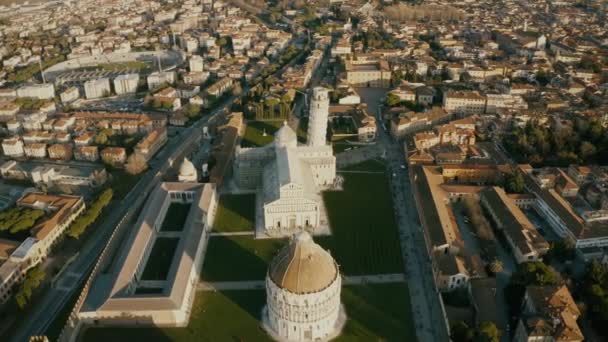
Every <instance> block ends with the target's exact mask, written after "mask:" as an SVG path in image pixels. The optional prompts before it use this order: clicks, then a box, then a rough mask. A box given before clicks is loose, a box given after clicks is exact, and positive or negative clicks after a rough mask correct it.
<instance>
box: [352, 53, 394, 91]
mask: <svg viewBox="0 0 608 342" xmlns="http://www.w3.org/2000/svg"><path fill="white" fill-rule="evenodd" d="M345 76H346V77H345V79H346V83H348V84H349V85H351V86H355V87H376V88H388V87H390V85H391V71H390V69H389V66H388V62H387V61H384V60H380V61H367V60H366V61H362V62H359V61H354V60H348V61H346V63H345Z"/></svg>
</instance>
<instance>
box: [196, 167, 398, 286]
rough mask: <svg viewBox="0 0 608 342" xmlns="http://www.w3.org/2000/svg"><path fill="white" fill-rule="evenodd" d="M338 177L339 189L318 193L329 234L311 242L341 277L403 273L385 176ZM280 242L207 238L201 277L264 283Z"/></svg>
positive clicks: (347, 174) (345, 175) (251, 237)
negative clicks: (327, 256) (334, 264)
mask: <svg viewBox="0 0 608 342" xmlns="http://www.w3.org/2000/svg"><path fill="white" fill-rule="evenodd" d="M352 169H356V170H360V171H361V170H372V171H380V170H383V169H384V166H383V164H382V163H380V162H376V161H368V162H365V163H363V164H359V165H355V166H354V167H352ZM342 176H343V177H344V178H345V183H344V191H332V192H325V193H324V194H323V195H324V196H323V197H324V200H325V205H326V207H327V211H328V215H329V220H330V225H331V229H332V235H331V236H318V237H315V241H317V242H318V243H319V244H320V245H321V246H323V247H324V248H326V249H328V250H330V252H331V254H332V256H333V257H334V258H336V260H337V262H338V264H339V265H340V268H341V269H340V270H341V272H342V273H344V274H346V275H364V274H383V273H401V272H403V259H402V256H401V247H400V245H399V236H398V233H397V226H396V224H395V219H394V214H393V209H392V199H391V196H390V192H389V189H388V183H387V180H386V175H385V174H384V173H373V174H361V173H345V174H343V175H342ZM218 221H219V220H218ZM216 222H217V221H216ZM285 243H287V239H271V240H254V239H253V236H214V237H211V239H210V240H209V246H208V248H207V254H206V257H205V262H204V265H203V272H202V277H203V279H205V280H207V281H236V280H261V279H264V276H265V274H266V271H267V266H268V262H269V261H270V260H271V259H272V257H273V256H274V255H276V253H277V252H278V250H279V249H280V247H282V246H283V245H284V244H285Z"/></svg>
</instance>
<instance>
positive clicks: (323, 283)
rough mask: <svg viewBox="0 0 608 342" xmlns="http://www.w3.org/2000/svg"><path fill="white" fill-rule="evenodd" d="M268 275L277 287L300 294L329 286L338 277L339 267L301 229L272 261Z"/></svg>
mask: <svg viewBox="0 0 608 342" xmlns="http://www.w3.org/2000/svg"><path fill="white" fill-rule="evenodd" d="M268 274H269V276H270V279H271V280H272V281H273V282H274V283H275V284H276V285H277V286H278V287H280V288H282V289H284V290H287V291H289V292H291V293H297V294H303V293H311V292H318V291H321V290H323V289H325V288H327V287H328V286H329V285H331V284H332V283H333V282H334V281H335V280H336V277H337V276H338V267H337V266H336V262H335V261H334V259H333V258H332V257H331V255H329V253H327V252H326V251H325V250H324V249H323V248H321V246H319V245H317V244H316V243H315V242H314V241H313V240H312V237H311V236H310V234H308V233H306V232H302V233H300V234H299V235H297V236H296V237H295V238H294V241H293V242H292V243H290V244H289V245H288V246H287V247H285V248H283V249H282V250H281V251H280V252H279V254H277V256H276V257H275V258H274V259H273V260H272V263H271V264H270V270H269V271H268Z"/></svg>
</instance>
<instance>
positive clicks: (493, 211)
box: [480, 186, 549, 263]
mask: <svg viewBox="0 0 608 342" xmlns="http://www.w3.org/2000/svg"><path fill="white" fill-rule="evenodd" d="M480 199H481V204H482V206H483V207H484V208H485V209H486V210H487V212H488V213H489V214H490V216H491V217H492V220H493V221H494V223H495V224H496V226H497V228H498V229H499V230H500V231H502V233H503V234H504V236H505V238H506V240H507V242H508V243H509V246H510V247H511V251H512V252H513V256H514V257H515V260H516V261H517V262H518V263H523V262H528V261H538V260H541V259H542V256H543V255H544V254H546V253H547V251H548V250H549V243H548V242H547V241H546V240H545V239H544V238H543V237H542V236H541V235H540V234H539V233H538V231H537V230H536V228H535V227H534V225H533V224H532V222H530V220H529V219H528V218H527V217H526V215H525V214H524V213H523V212H522V211H521V209H519V207H518V206H517V205H516V204H515V201H514V200H513V199H511V198H510V197H509V196H508V195H507V194H506V193H505V191H504V190H503V189H502V188H499V187H496V186H493V187H489V188H487V189H485V190H483V191H482V192H481V197H480Z"/></svg>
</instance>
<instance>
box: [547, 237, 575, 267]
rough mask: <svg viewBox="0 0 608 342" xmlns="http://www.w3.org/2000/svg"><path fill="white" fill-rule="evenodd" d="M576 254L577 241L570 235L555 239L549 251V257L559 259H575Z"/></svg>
mask: <svg viewBox="0 0 608 342" xmlns="http://www.w3.org/2000/svg"><path fill="white" fill-rule="evenodd" d="M575 255H576V243H575V242H574V240H573V239H572V238H570V237H567V238H564V239H561V240H558V241H554V242H552V243H551V247H550V248H549V251H548V252H547V257H549V258H550V259H551V258H556V259H557V260H559V261H562V262H564V261H566V260H572V259H574V257H575Z"/></svg>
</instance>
